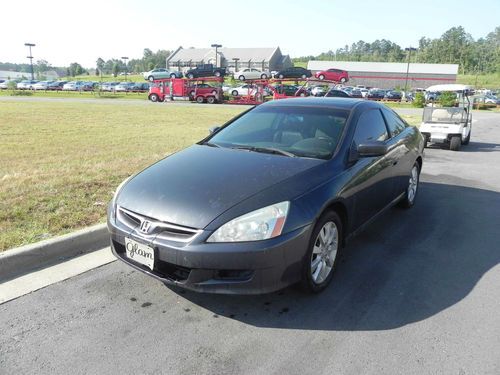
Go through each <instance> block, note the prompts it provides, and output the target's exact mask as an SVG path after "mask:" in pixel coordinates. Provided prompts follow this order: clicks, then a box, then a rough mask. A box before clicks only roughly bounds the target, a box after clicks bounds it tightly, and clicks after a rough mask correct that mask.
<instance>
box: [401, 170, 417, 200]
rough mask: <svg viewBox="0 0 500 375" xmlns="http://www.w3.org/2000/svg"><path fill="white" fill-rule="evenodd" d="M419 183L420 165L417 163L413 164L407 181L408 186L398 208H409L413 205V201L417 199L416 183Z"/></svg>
mask: <svg viewBox="0 0 500 375" xmlns="http://www.w3.org/2000/svg"><path fill="white" fill-rule="evenodd" d="M419 181H420V165H419V164H418V163H415V164H413V167H412V168H411V172H410V177H409V179H408V186H407V187H406V192H405V196H404V198H403V200H402V201H401V203H400V206H401V207H403V208H411V207H413V205H414V204H415V199H416V198H417V192H418V183H419Z"/></svg>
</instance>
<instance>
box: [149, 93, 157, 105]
mask: <svg viewBox="0 0 500 375" xmlns="http://www.w3.org/2000/svg"><path fill="white" fill-rule="evenodd" d="M149 100H151V101H152V102H153V103H156V102H159V101H160V97H159V96H158V95H157V94H151V95H149Z"/></svg>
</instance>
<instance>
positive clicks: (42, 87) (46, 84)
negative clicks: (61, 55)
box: [32, 81, 52, 90]
mask: <svg viewBox="0 0 500 375" xmlns="http://www.w3.org/2000/svg"><path fill="white" fill-rule="evenodd" d="M51 83H52V81H40V82H37V83H35V84H34V85H33V86H32V87H33V90H47V89H48V87H49V84H51Z"/></svg>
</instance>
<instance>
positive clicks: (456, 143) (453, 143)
mask: <svg viewBox="0 0 500 375" xmlns="http://www.w3.org/2000/svg"><path fill="white" fill-rule="evenodd" d="M461 138H462V137H460V136H459V135H455V136H453V137H451V139H450V150H451V151H458V150H460V145H461V144H462V139H461Z"/></svg>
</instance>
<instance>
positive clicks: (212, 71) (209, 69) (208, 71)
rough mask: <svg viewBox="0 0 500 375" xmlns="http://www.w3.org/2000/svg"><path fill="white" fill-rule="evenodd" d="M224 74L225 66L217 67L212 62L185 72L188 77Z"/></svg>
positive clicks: (221, 75)
mask: <svg viewBox="0 0 500 375" xmlns="http://www.w3.org/2000/svg"><path fill="white" fill-rule="evenodd" d="M225 75H226V68H218V67H215V66H214V65H213V64H202V65H198V66H196V68H193V69H189V70H188V71H187V72H186V77H187V78H189V79H193V78H200V77H224V76H225Z"/></svg>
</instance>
